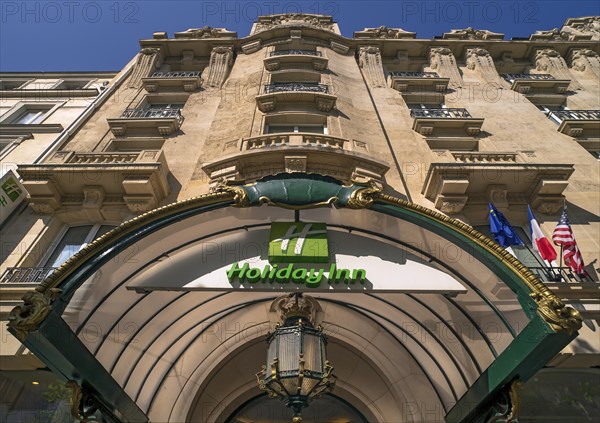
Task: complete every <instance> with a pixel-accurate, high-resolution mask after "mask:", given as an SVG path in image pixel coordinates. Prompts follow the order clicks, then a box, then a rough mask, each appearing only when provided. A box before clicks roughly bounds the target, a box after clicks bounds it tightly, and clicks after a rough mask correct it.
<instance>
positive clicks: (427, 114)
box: [410, 108, 483, 136]
mask: <svg viewBox="0 0 600 423" xmlns="http://www.w3.org/2000/svg"><path fill="white" fill-rule="evenodd" d="M410 115H411V116H412V117H413V118H414V122H413V127H412V129H413V130H414V131H417V132H418V133H420V134H421V135H425V136H443V135H448V136H452V135H454V136H455V135H457V134H458V135H469V136H476V135H478V134H479V132H480V131H481V126H482V125H483V119H482V118H473V117H471V114H470V113H469V112H468V111H467V109H458V108H457V109H445V108H426V109H411V111H410Z"/></svg>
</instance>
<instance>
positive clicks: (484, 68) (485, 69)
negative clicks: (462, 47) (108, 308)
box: [465, 47, 502, 86]
mask: <svg viewBox="0 0 600 423" xmlns="http://www.w3.org/2000/svg"><path fill="white" fill-rule="evenodd" d="M465 61H466V64H467V69H470V70H472V71H475V72H476V73H477V74H478V75H479V76H480V77H481V78H482V79H483V80H484V81H485V82H488V83H493V84H497V85H498V86H501V84H502V83H501V79H500V75H498V71H497V70H496V66H495V65H494V60H493V59H492V56H490V53H489V52H488V51H487V50H486V49H483V48H480V47H476V48H469V49H467V52H466V54H465Z"/></svg>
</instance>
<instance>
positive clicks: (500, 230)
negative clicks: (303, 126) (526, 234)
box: [489, 203, 523, 248]
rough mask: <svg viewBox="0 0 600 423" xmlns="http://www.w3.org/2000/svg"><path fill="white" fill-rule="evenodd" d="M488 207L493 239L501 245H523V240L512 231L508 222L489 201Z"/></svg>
mask: <svg viewBox="0 0 600 423" xmlns="http://www.w3.org/2000/svg"><path fill="white" fill-rule="evenodd" d="M489 209H490V231H491V232H492V233H493V234H494V239H495V240H496V242H497V243H498V244H500V245H501V246H502V247H504V248H506V247H510V246H511V245H523V241H522V240H521V238H519V235H517V233H516V232H515V231H514V229H513V228H512V226H510V223H509V222H508V220H507V219H506V217H504V215H503V214H502V213H500V212H499V211H498V209H496V207H495V206H494V205H493V204H492V203H489Z"/></svg>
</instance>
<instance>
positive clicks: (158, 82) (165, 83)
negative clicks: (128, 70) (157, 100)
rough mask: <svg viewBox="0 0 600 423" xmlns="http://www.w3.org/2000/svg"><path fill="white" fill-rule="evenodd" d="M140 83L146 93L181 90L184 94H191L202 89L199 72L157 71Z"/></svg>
mask: <svg viewBox="0 0 600 423" xmlns="http://www.w3.org/2000/svg"><path fill="white" fill-rule="evenodd" d="M142 82H143V84H144V88H145V89H146V91H148V92H149V93H154V92H157V91H158V90H160V89H167V90H173V89H176V90H180V89H183V90H184V91H186V92H193V91H196V90H198V89H200V88H201V87H202V82H203V81H202V78H201V77H200V72H199V71H177V72H161V71H157V72H154V73H153V74H152V76H149V77H146V78H142Z"/></svg>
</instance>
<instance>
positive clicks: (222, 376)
mask: <svg viewBox="0 0 600 423" xmlns="http://www.w3.org/2000/svg"><path fill="white" fill-rule="evenodd" d="M294 221H302V222H323V223H325V224H326V225H327V231H328V233H330V234H331V235H330V236H331V239H332V240H337V241H338V244H340V245H339V246H338V247H337V248H338V252H339V253H340V256H341V255H342V252H343V253H344V254H346V255H348V256H349V257H351V260H350V261H348V262H347V263H350V264H349V265H351V264H352V260H354V261H355V262H356V265H357V266H359V265H360V263H361V261H363V262H364V261H366V260H385V261H387V262H390V263H395V264H396V265H397V267H395V268H393V269H392V270H390V271H389V272H388V273H389V274H388V275H387V277H388V278H389V280H388V281H387V282H390V281H391V285H392V286H393V285H394V283H395V284H396V285H398V286H402V287H403V289H402V290H400V291H398V292H394V291H393V290H391V291H390V290H388V291H386V292H377V291H376V290H370V289H368V288H363V289H362V290H359V291H358V292H356V291H352V290H350V291H344V290H333V291H325V290H322V291H320V290H316V291H314V292H312V293H311V295H312V296H313V297H315V298H316V299H317V301H318V303H319V304H320V307H321V310H320V311H319V313H318V322H319V323H320V324H322V325H323V326H324V327H325V330H326V332H327V333H328V335H329V339H330V345H329V347H328V354H329V358H330V360H331V361H332V364H333V365H334V366H335V369H336V370H335V372H336V374H337V376H338V380H339V383H338V386H337V387H336V395H337V396H338V397H339V398H341V399H342V400H344V401H347V402H348V403H351V404H353V405H354V406H355V407H356V409H357V411H358V412H360V413H361V414H362V415H364V416H365V417H366V418H367V419H368V421H390V419H397V416H402V418H403V421H414V422H417V421H421V420H423V419H425V418H426V417H427V415H429V416H430V415H431V413H436V415H437V416H438V419H440V420H441V419H442V418H445V419H446V421H448V422H458V421H467V420H468V419H471V418H473V417H474V416H477V415H481V414H482V413H484V412H485V410H487V409H488V408H489V407H490V403H491V402H493V401H494V399H495V397H496V396H497V395H498V394H499V393H501V392H504V391H505V390H507V389H509V388H510V386H511V384H512V383H513V382H514V381H515V380H517V379H520V380H523V381H525V380H527V379H528V378H529V377H530V376H531V375H533V374H534V373H535V372H536V371H537V370H538V369H539V368H541V367H542V366H543V365H544V364H545V362H547V361H548V360H549V359H550V358H552V357H553V356H554V355H555V354H556V353H557V352H558V351H560V350H561V349H562V347H563V346H564V345H566V344H567V343H568V342H569V341H570V340H571V339H573V338H574V337H575V336H576V330H577V329H578V327H579V324H580V319H579V317H578V315H577V313H576V312H575V311H574V310H571V309H569V308H567V307H565V306H564V305H563V304H562V303H561V302H560V300H559V299H558V298H556V297H555V296H554V295H553V294H552V293H551V292H550V291H549V290H548V289H547V288H545V287H544V286H543V284H542V283H541V282H539V281H538V280H537V279H536V278H535V277H534V276H533V275H532V274H531V273H530V272H529V271H528V270H527V269H526V268H525V267H524V266H523V265H521V264H520V263H519V262H518V261H517V260H516V259H515V258H514V257H512V256H511V255H509V254H507V253H506V252H505V251H504V250H503V249H501V248H500V247H498V246H497V245H496V244H495V243H493V242H492V241H490V240H489V239H487V238H485V237H484V236H483V235H481V234H479V233H477V232H476V231H474V230H473V229H471V228H470V227H468V226H467V225H465V224H463V223H461V222H458V221H456V220H453V219H450V218H448V217H446V216H443V215H440V214H438V213H436V212H433V211H430V210H428V209H425V208H423V207H420V206H416V205H414V204H410V203H408V202H405V201H403V200H400V199H397V198H393V197H390V196H387V195H385V194H383V193H381V192H380V191H378V190H376V189H374V188H372V187H365V186H357V185H355V186H350V187H346V186H342V185H339V183H337V182H335V181H333V180H329V179H326V178H320V177H311V176H306V175H295V176H294V177H291V176H290V175H281V176H278V177H273V178H266V179H265V180H263V181H261V182H258V183H256V184H253V185H251V186H233V187H226V188H224V189H223V190H222V191H219V192H217V193H215V194H209V195H205V196H201V197H198V198H194V199H190V200H186V201H183V202H180V203H175V204H172V205H169V206H166V207H163V208H160V209H157V210H155V211H153V212H150V213H147V214H145V215H142V216H140V217H138V218H136V219H133V220H132V221H129V222H127V223H124V224H123V225H121V226H120V227H119V228H116V229H115V230H113V231H111V232H110V233H108V234H106V235H104V236H102V237H101V238H99V239H98V240H96V241H95V242H94V243H92V244H90V245H89V246H87V247H86V248H85V249H83V250H82V251H80V252H79V253H78V254H76V255H75V256H74V257H73V258H72V259H70V260H69V261H68V262H67V263H65V264H64V265H63V266H62V267H61V268H60V269H58V270H57V271H56V272H55V273H54V274H52V275H51V276H50V277H49V278H48V279H47V280H45V281H44V282H43V283H42V284H41V286H40V287H38V288H37V289H36V292H35V293H32V294H28V296H27V297H26V298H25V304H24V305H22V306H20V307H17V308H16V309H15V310H14V311H13V313H12V316H11V319H12V321H11V323H10V330H11V332H12V333H13V334H15V335H16V336H17V337H18V338H19V339H20V340H21V341H22V342H23V343H24V344H25V345H26V346H27V347H28V348H29V349H30V350H31V351H33V352H34V353H35V354H36V355H37V356H38V357H40V359H41V360H42V361H44V362H45V363H46V364H47V365H48V367H50V368H51V369H52V370H53V371H54V372H56V373H57V374H59V375H60V376H62V377H63V378H64V379H66V380H74V381H75V382H77V384H78V385H79V386H81V387H82V389H83V391H84V392H85V393H86V394H89V395H91V396H92V397H94V398H95V399H96V400H97V401H98V402H99V403H100V405H101V408H102V409H103V410H105V412H107V413H108V414H112V415H114V416H116V417H117V418H118V419H120V420H123V421H147V420H148V419H151V420H153V421H207V422H209V421H224V420H226V419H227V418H228V416H230V415H232V414H233V413H235V411H236V410H238V409H239V407H240V406H241V405H242V404H244V403H246V402H247V401H250V400H252V398H254V397H256V396H257V395H258V394H259V391H258V388H257V387H256V382H255V379H254V373H255V372H256V371H258V370H259V368H260V365H261V364H262V363H263V361H264V353H265V344H264V342H263V341H264V339H265V336H266V334H267V333H268V332H269V330H272V329H273V326H274V325H275V324H276V323H277V321H278V316H277V314H276V311H275V310H274V308H273V304H274V301H275V300H276V299H277V298H278V297H280V296H281V295H282V293H281V292H277V291H264V292H262V291H261V292H259V291H256V292H251V290H234V289H227V290H214V291H194V290H187V289H183V290H182V289H179V288H180V287H181V286H186V285H188V284H189V283H193V281H194V280H196V279H198V278H199V277H202V275H207V274H210V272H214V271H216V270H224V269H223V267H224V266H226V265H228V264H231V263H233V262H237V261H240V260H244V259H249V258H254V259H256V258H263V259H264V258H265V257H266V256H267V255H268V253H267V252H266V250H265V246H264V243H263V242H262V241H261V240H268V238H267V234H268V230H269V228H270V225H271V222H294ZM335 254H336V253H335V252H333V253H332V257H333V256H335ZM334 258H335V257H334ZM384 276H385V275H384ZM423 277H425V278H427V279H428V280H427V281H423V282H422V285H423V286H425V285H427V283H428V282H430V280H431V281H446V282H448V283H450V281H451V283H453V284H456V286H460V287H461V290H460V291H457V292H444V291H443V290H440V291H437V292H436V291H435V290H429V291H428V290H426V289H424V288H423V287H419V285H420V284H421V282H420V280H421V279H422V278H423ZM420 278H421V279H420ZM407 281H408V282H407ZM145 284H146V285H145ZM140 286H142V287H143V286H146V288H148V287H154V288H156V287H158V286H161V287H162V288H163V289H161V290H155V289H140ZM410 286H414V287H415V288H414V289H408V288H410ZM136 287H137V290H136ZM165 287H166V288H165ZM419 288H423V289H419ZM302 289H303V290H304V291H306V292H308V293H310V288H308V287H303V288H302ZM366 387H369V388H368V389H366Z"/></svg>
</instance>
